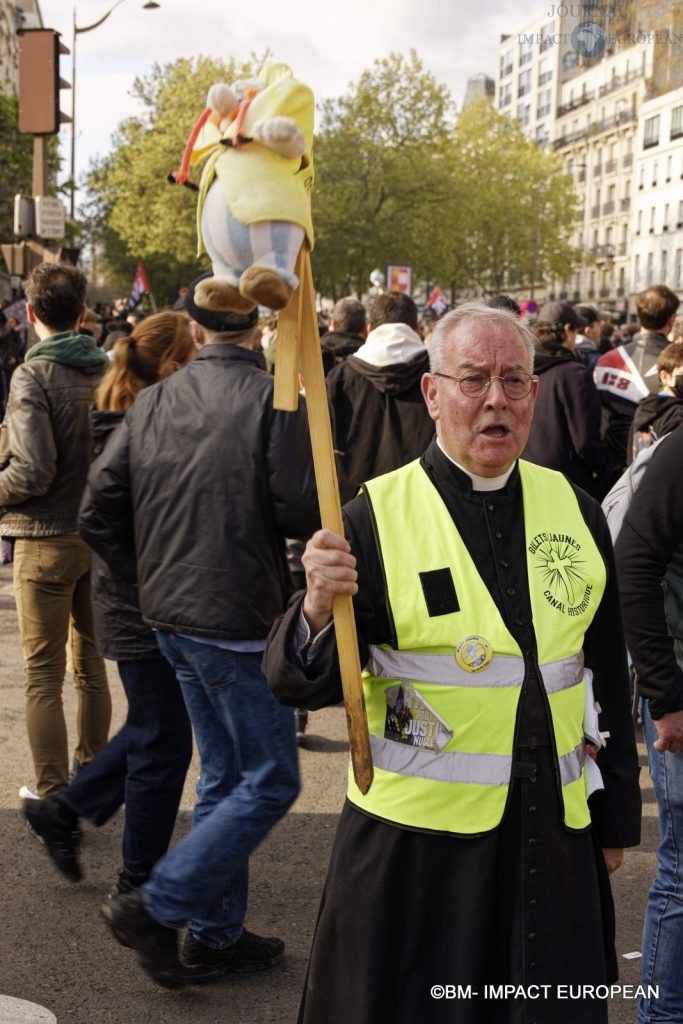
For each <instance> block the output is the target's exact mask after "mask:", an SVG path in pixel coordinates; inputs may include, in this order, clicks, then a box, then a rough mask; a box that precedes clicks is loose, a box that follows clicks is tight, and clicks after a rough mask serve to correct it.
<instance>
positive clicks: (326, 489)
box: [273, 243, 373, 793]
mask: <svg viewBox="0 0 683 1024" xmlns="http://www.w3.org/2000/svg"><path fill="white" fill-rule="evenodd" d="M296 272H297V276H298V278H299V287H298V288H297V290H296V291H295V293H294V295H293V296H292V298H291V299H290V301H289V303H288V305H287V307H286V308H285V309H284V310H283V311H282V313H281V314H280V317H279V319H278V325H277V343H276V344H277V350H276V351H277V356H276V359H275V392H274V396H273V405H274V406H275V408H276V409H284V410H286V411H288V412H292V411H293V410H294V409H296V408H297V406H298V403H299V389H298V372H299V365H300V364H301V369H302V372H303V375H304V381H305V383H306V408H307V411H308V426H309V429H310V432H311V447H312V449H313V465H314V467H315V479H316V484H317V486H318V499H319V501H320V518H321V520H322V525H323V527H324V528H325V529H326V530H332V531H333V532H334V533H339V534H341V535H342V536H343V534H344V527H343V524H342V514H341V502H340V500H339V485H338V483H337V467H336V466H335V463H334V451H333V448H332V428H331V426H330V413H329V408H328V404H327V389H326V388H325V374H324V372H323V359H322V352H321V349H320V336H319V333H318V318H317V316H316V311H315V292H314V290H313V275H312V273H311V254H310V251H309V249H308V246H307V245H306V244H305V243H304V245H303V246H302V247H301V250H300V252H299V257H298V260H297V267H296ZM332 614H333V616H334V628H335V631H336V634H337V649H338V651H339V668H340V671H341V680H342V689H343V691H344V706H345V708H346V725H347V728H348V732H349V743H350V745H351V763H352V765H353V776H354V779H355V780H356V785H357V786H358V788H359V789H360V791H361V793H367V791H368V790H369V789H370V786H371V784H372V774H373V771H372V754H371V753H370V737H369V735H368V720H367V715H366V712H365V697H364V696H363V683H362V680H361V670H360V658H359V655H358V638H357V636H356V621H355V619H354V617H353V601H352V598H351V597H350V596H348V595H343V594H342V595H339V596H338V597H335V599H334V602H333V605H332Z"/></svg>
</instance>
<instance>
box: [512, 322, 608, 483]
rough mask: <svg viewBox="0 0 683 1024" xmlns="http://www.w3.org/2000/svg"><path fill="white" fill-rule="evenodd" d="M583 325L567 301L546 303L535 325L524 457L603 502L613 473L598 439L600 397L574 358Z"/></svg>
mask: <svg viewBox="0 0 683 1024" xmlns="http://www.w3.org/2000/svg"><path fill="white" fill-rule="evenodd" d="M586 324H587V321H586V320H584V319H583V317H581V316H579V314H578V313H577V311H576V310H575V309H574V308H573V307H572V306H570V305H569V304H568V303H567V302H547V303H546V304H545V306H544V307H543V309H542V310H541V312H540V313H539V316H538V320H537V321H536V324H535V326H534V333H535V334H536V338H537V346H536V353H535V356H534V373H537V374H538V376H539V385H538V399H537V401H536V408H535V411H534V419H533V422H532V424H531V430H530V432H529V440H528V442H527V446H526V448H525V449H524V457H525V458H526V459H529V461H530V462H535V463H537V465H539V466H547V467H548V468H549V469H558V470H560V472H562V473H564V474H565V476H566V477H568V479H569V480H571V481H572V483H574V484H578V485H579V487H582V488H583V489H584V491H586V492H587V493H588V494H590V495H592V496H593V497H594V498H598V499H601V498H604V496H605V495H606V494H607V491H608V490H609V488H610V486H611V484H612V483H613V481H614V477H615V472H614V467H613V464H612V457H611V455H610V452H609V449H608V448H607V445H606V444H605V442H604V441H603V440H602V438H601V437H600V399H599V397H598V393H597V391H596V388H595V384H594V383H593V378H592V376H591V372H590V370H589V369H588V367H587V366H584V364H583V363H581V362H580V361H579V360H578V358H577V356H576V351H575V348H576V336H577V331H578V330H579V329H580V328H582V327H585V326H586Z"/></svg>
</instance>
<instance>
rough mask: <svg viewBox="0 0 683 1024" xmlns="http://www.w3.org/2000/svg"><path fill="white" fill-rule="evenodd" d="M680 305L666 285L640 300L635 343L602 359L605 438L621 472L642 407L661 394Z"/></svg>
mask: <svg viewBox="0 0 683 1024" xmlns="http://www.w3.org/2000/svg"><path fill="white" fill-rule="evenodd" d="M679 305H680V299H679V298H678V296H677V295H676V293H675V292H672V291H671V289H670V288H667V286H666V285H664V284H655V285H653V286H652V287H651V288H646V290H645V291H644V292H640V294H639V295H637V296H636V309H637V311H638V320H639V321H640V327H641V330H640V333H639V334H637V335H636V337H635V338H634V339H633V341H630V342H627V344H625V345H619V346H617V348H615V349H613V350H612V351H611V352H606V353H605V355H604V356H600V358H599V359H598V361H597V363H596V365H595V384H596V387H597V389H598V392H599V394H600V401H601V402H602V407H603V411H602V436H603V437H604V438H605V441H606V443H607V444H608V445H609V447H610V449H611V451H612V455H613V459H614V462H615V465H616V467H617V469H618V470H619V472H621V470H622V469H623V467H624V466H625V465H626V463H627V462H628V461H629V460H628V451H627V445H628V436H629V431H630V429H631V423H632V422H633V416H634V414H635V411H636V406H637V404H638V402H640V401H641V399H643V398H646V397H647V395H648V394H650V395H656V394H657V391H658V390H659V377H658V374H657V359H658V357H659V355H660V353H661V352H663V350H664V349H665V348H666V346H667V345H668V344H669V339H668V337H667V335H668V333H669V331H670V330H671V328H672V327H673V325H674V320H675V319H676V310H677V309H678V307H679Z"/></svg>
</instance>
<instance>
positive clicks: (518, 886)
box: [264, 303, 640, 1024]
mask: <svg viewBox="0 0 683 1024" xmlns="http://www.w3.org/2000/svg"><path fill="white" fill-rule="evenodd" d="M429 352H430V373H429V374H428V375H427V376H426V377H425V380H424V383H423V389H424V395H425V401H426V403H427V404H428V407H429V411H430V415H431V416H432V417H433V419H434V421H435V422H436V429H437V438H436V440H435V441H433V442H432V443H431V444H430V445H429V447H428V448H427V451H426V452H425V453H424V454H423V456H422V458H421V459H420V460H419V461H416V462H414V463H411V464H410V465H408V466H406V467H404V468H402V469H400V470H397V471H395V472H393V473H391V474H389V475H388V476H385V477H381V478H379V479H378V480H375V481H371V482H370V483H369V484H368V487H367V489H366V488H364V490H363V492H362V493H361V494H360V495H359V496H357V497H356V498H354V499H353V501H351V502H349V503H348V504H347V505H346V506H345V509H344V525H345V531H346V538H347V539H346V540H345V539H344V538H342V537H338V536H336V535H335V534H333V533H331V532H329V531H320V532H318V533H316V534H315V535H314V537H313V538H312V540H311V541H310V542H309V544H308V545H307V551H306V554H305V555H304V565H305V568H306V574H307V587H308V589H307V591H306V593H305V595H303V596H301V595H299V596H298V597H297V598H295V599H294V600H293V602H292V603H291V605H290V607H289V609H288V611H287V612H286V613H285V615H284V616H283V617H282V618H281V620H280V621H279V623H277V624H276V626H275V628H274V629H273V631H272V633H271V636H270V638H269V646H268V648H267V650H266V656H265V660H264V671H265V673H266V677H267V679H268V681H269V685H270V686H271V688H272V690H273V692H274V693H275V694H276V696H277V697H278V699H279V700H280V701H282V702H283V703H284V704H288V705H297V706H304V707H308V708H311V709H315V708H319V707H323V706H326V705H329V704H333V703H335V702H336V701H338V700H339V698H340V695H341V688H340V677H339V667H338V657H337V650H336V642H335V635H334V631H333V629H332V628H331V627H330V626H329V625H328V623H329V620H330V615H331V611H330V610H331V603H332V599H333V596H334V595H336V594H353V595H355V597H354V612H355V617H356V624H357V630H358V639H359V645H360V659H361V664H362V665H364V666H365V679H364V693H365V699H366V703H367V707H368V713H369V720H368V724H369V732H370V743H371V750H372V755H373V762H374V771H375V778H374V781H373V783H372V786H371V788H370V790H369V793H368V794H367V795H362V794H360V791H359V790H358V789H356V788H355V786H354V783H353V780H352V779H350V780H349V791H348V799H347V802H346V804H345V806H344V809H343V811H342V815H341V820H340V823H339V828H338V832H337V836H336V839H335V844H334V848H333V851H332V858H331V862H330V866H329V871H328V877H327V882H326V885H325V891H324V893H323V897H322V902H321V907H320V913H319V918H318V923H317V926H316V931H315V937H314V940H313V949H312V953H311V959H310V964H309V969H308V976H307V979H306V986H305V990H304V994H303V999H302V1005H301V1009H300V1013H299V1018H298V1020H299V1024H320V1022H322V1021H324V1022H325V1024H347V1022H348V1021H353V1024H375V1022H377V1021H384V1020H390V1021H392V1022H393V1024H412V1022H413V1021H416V1020H419V1021H424V1022H425V1024H447V1022H451V1021H454V1020H457V1022H458V1024H522V1022H525V1024H529V1022H530V1020H531V1009H533V1020H534V1021H537V1022H538V1024H570V1022H571V1024H605V1022H606V1021H607V1005H606V1000H605V999H604V998H602V997H601V996H598V997H597V998H591V997H590V996H589V997H588V998H581V989H578V992H579V994H578V996H575V997H573V998H572V999H571V1000H562V999H561V998H558V991H557V986H558V985H561V984H569V983H571V984H572V985H574V986H578V985H580V984H584V983H585V984H587V985H593V986H595V985H598V984H604V983H605V982H606V980H608V979H609V980H614V979H615V978H616V974H617V964H616V955H615V951H614V908H613V904H612V898H611V895H610V886H609V881H608V872H611V871H614V870H616V869H617V868H618V866H619V864H620V863H621V857H622V850H621V847H623V846H631V845H636V844H637V843H638V841H639V816H640V794H639V789H638V758H637V752H636V746H635V737H634V733H633V723H632V721H631V717H630V707H629V683H628V672H627V665H626V656H625V646H624V640H623V632H622V626H621V618H620V612H619V594H618V588H617V585H616V579H615V573H614V565H613V557H612V549H611V543H610V538H609V532H608V529H607V524H606V522H605V519H604V516H603V515H602V512H601V510H600V508H599V506H598V505H597V503H596V502H595V501H594V500H593V499H592V498H590V497H589V496H588V495H587V494H585V493H584V492H583V491H582V490H581V489H580V488H577V487H574V486H573V485H572V484H570V483H569V482H567V481H566V480H565V479H564V478H563V477H561V475H560V474H557V473H554V472H551V471H549V470H546V469H540V468H538V467H535V466H534V467H532V466H530V465H529V464H528V463H524V462H523V461H522V460H519V455H520V452H521V450H522V449H523V447H524V443H525V440H526V435H527V432H528V428H529V422H530V420H531V416H532V411H533V404H534V398H535V394H536V390H537V387H538V384H537V382H536V381H535V379H534V378H533V377H532V376H531V374H530V372H529V371H530V370H531V369H532V360H533V343H532V341H531V338H530V336H529V333H528V331H527V329H526V328H525V327H524V326H523V325H522V324H520V322H519V321H518V320H517V319H516V318H514V317H513V316H511V315H510V314H508V313H504V312H501V311H497V310H491V309H487V308H486V307H484V306H482V305H480V304H478V303H471V304H466V305H464V306H461V307H459V308H458V309H457V310H455V311H454V312H453V313H449V314H447V315H446V316H445V317H444V318H443V319H442V320H441V321H439V324H438V325H437V327H436V329H435V331H434V333H433V335H432V339H431V344H430V350H429ZM533 476H537V477H538V481H539V489H538V490H537V491H535V497H534V498H532V499H531V500H528V499H527V498H526V497H525V488H526V486H527V482H529V483H530V478H531V477H533ZM551 490H555V495H556V496H555V497H552V496H550V491H551ZM382 495H383V496H384V497H383V498H382V500H381V501H380V500H376V499H380V497H381V496H382ZM557 496H559V499H560V500H559V501H558V500H556V498H557ZM380 513H381V514H380ZM536 517H540V518H536ZM532 520H533V522H532ZM539 522H542V523H544V524H547V526H544V528H543V529H541V530H537V529H536V527H537V526H538V524H539ZM553 531H558V534H557V535H555V533H554V532H553ZM453 533H454V534H455V535H456V536H459V538H460V539H461V540H462V542H463V547H462V548H459V547H458V549H457V550H456V549H449V550H450V552H451V554H452V555H453V557H448V553H445V549H444V548H443V547H442V545H443V544H448V543H449V541H448V539H447V538H448V536H449V534H453ZM390 538H393V543H391V542H390ZM577 538H581V543H579V540H577ZM454 539H455V538H454ZM584 540H585V541H586V543H585V544H583V541H584ZM387 541H389V543H386V542H387ZM577 545H579V550H580V554H579V556H578V557H577V554H576V553H577ZM392 547H393V550H391V549H392ZM589 561H590V562H591V563H592V565H593V567H594V569H595V571H596V572H597V574H598V576H600V577H601V578H603V579H605V578H604V577H602V573H603V571H606V579H605V584H604V589H602V585H600V587H601V589H602V593H601V595H600V594H598V592H597V591H595V590H591V588H590V586H588V585H587V583H586V581H587V576H586V575H585V573H586V572H588V571H589V569H588V565H589ZM541 563H542V564H541ZM406 564H408V566H409V571H408V572H406V570H405V566H406ZM551 564H552V566H554V568H553V571H552V572H544V573H542V572H539V571H537V570H541V569H543V568H544V567H545V569H548V568H549V567H550V566H551ZM416 568H417V569H424V571H418V572H415V571H414V570H415V569H416ZM592 571H593V570H590V572H592ZM473 572H475V573H478V574H480V577H481V587H480V586H479V583H476V586H475V588H474V589H473V586H474V583H475V581H474V577H473V575H472V573H473ZM568 572H569V573H570V574H571V573H573V572H577V573H578V574H579V577H582V578H583V585H582V586H581V588H580V590H578V591H577V592H576V593H575V594H574V596H573V598H572V600H571V607H569V606H565V604H564V601H563V600H562V599H559V598H558V597H557V595H559V594H560V593H562V594H565V595H569V594H570V592H571V591H572V586H571V585H569V580H568V578H567V575H566V573H568ZM558 573H559V575H558ZM577 578H578V577H577ZM397 584H398V586H397ZM567 585H569V589H565V586H567ZM586 601H587V602H588V604H584V602H586ZM589 606H590V608H591V613H588V607H589ZM532 608H533V609H534V611H533V612H532ZM577 615H578V616H583V615H587V618H586V619H585V620H584V624H582V626H581V628H580V630H579V631H578V633H577V634H576V639H578V638H579V634H583V645H582V652H581V655H580V656H579V660H578V661H577V664H576V670H577V671H576V672H571V671H569V665H568V662H567V660H566V659H562V660H561V661H559V662H558V661H554V660H553V658H554V656H555V653H557V652H556V651H554V646H555V644H556V642H557V638H558V633H559V632H562V631H564V630H567V629H569V630H573V629H574V628H575V625H576V621H577V620H576V616H577ZM499 617H500V618H502V620H503V622H504V623H505V629H506V630H509V632H510V634H511V636H512V637H514V642H513V643H512V644H511V645H510V647H509V648H508V650H513V649H514V650H518V651H520V652H523V654H522V659H523V662H524V667H523V668H522V666H521V665H520V666H519V674H518V677H517V678H518V680H519V682H520V685H521V693H520V696H519V701H518V703H517V704H516V708H517V710H516V711H514V710H512V707H511V708H510V709H509V712H507V713H503V714H502V722H501V721H498V722H497V723H496V725H495V726H492V725H491V724H490V716H493V717H498V716H500V715H501V710H500V705H501V702H503V701H506V700H507V699H509V690H508V687H507V685H506V682H507V683H510V682H511V679H510V677H509V673H510V663H509V662H508V660H507V659H506V658H504V657H501V658H499V657H498V654H497V653H494V647H495V644H496V643H497V641H496V640H495V637H494V634H493V631H494V630H496V629H497V628H498V627H497V626H496V625H495V623H496V622H497V621H498V619H499ZM589 620H590V621H589ZM541 622H543V623H545V625H544V626H541V625H539V623H541ZM584 625H585V626H587V628H586V629H585V633H584ZM472 627H474V629H473V628H472ZM406 631H407V633H408V635H410V636H411V639H412V641H413V642H412V643H409V644H406V643H405V642H403V640H404V639H405V637H406ZM480 632H481V633H482V634H484V635H483V636H481V635H472V634H479V633H480ZM463 633H464V634H466V635H465V636H463ZM425 634H426V638H425ZM421 637H422V639H421ZM486 637H488V638H489V639H488V640H487V639H486ZM439 638H441V642H440V640H439ZM444 638H446V639H445V640H444ZM461 638H462V639H461ZM459 641H460V642H459ZM489 641H490V643H489ZM580 642H581V641H580V639H579V643H580ZM572 643H573V641H572ZM515 645H517V646H515ZM544 646H545V647H546V648H547V652H546V653H548V654H549V655H550V661H549V662H548V665H550V664H552V665H555V666H557V667H559V666H560V665H561V666H562V667H561V669H560V675H561V677H562V678H559V677H558V678H557V679H556V682H555V683H554V684H550V683H549V681H548V680H547V679H546V676H545V675H544V673H545V672H546V670H547V666H546V668H543V667H542V665H543V662H544V656H543V652H542V648H543V647H544ZM551 649H553V650H551ZM584 663H585V666H587V667H588V668H590V670H591V673H592V685H593V687H594V697H595V700H596V701H597V702H598V704H599V706H600V708H601V709H602V711H601V718H600V723H599V729H600V730H609V733H610V738H609V740H608V742H607V745H606V746H605V747H602V748H601V749H600V751H599V752H598V753H597V766H598V767H599V769H600V771H601V772H602V777H603V781H604V790H600V791H597V790H594V791H592V792H591V786H590V785H587V786H586V788H585V789H583V790H581V789H579V790H577V792H578V794H579V799H580V800H582V801H585V800H586V796H587V794H590V796H589V797H588V800H587V804H588V810H589V818H590V824H588V825H586V826H585V827H583V828H577V829H574V828H569V827H567V826H566V825H565V824H563V803H564V807H565V813H566V806H567V805H566V798H565V797H563V795H562V793H561V790H562V789H563V788H564V783H562V769H558V766H557V760H556V755H555V753H554V751H555V749H556V748H555V747H554V745H553V740H552V733H553V729H554V728H555V727H554V725H553V724H552V722H553V721H554V717H553V715H554V712H553V713H552V714H551V709H550V707H549V705H550V703H551V702H555V701H557V700H558V693H559V691H563V692H562V693H560V694H559V697H560V699H561V700H562V701H565V700H566V701H569V702H571V701H572V699H573V700H574V701H575V708H576V712H575V713H576V714H577V715H579V716H580V715H581V713H582V708H583V707H584V704H583V702H582V699H580V698H581V697H582V694H583V696H584V697H585V698H586V704H585V707H586V708H590V707H591V706H592V705H591V702H590V699H589V695H588V689H586V690H584V685H585V686H586V687H587V686H588V683H587V681H586V680H583V682H582V681H581V680H582V678H583V676H584ZM383 666H384V667H383ZM496 666H497V667H496ZM565 673H566V674H565ZM591 673H588V672H586V673H585V676H586V677H588V676H589V675H590V674H591ZM522 677H523V678H522ZM401 679H403V680H404V681H405V684H404V686H403V690H402V692H401V693H399V698H401V699H394V697H392V693H393V692H394V691H395V690H400V689H401V688H400V687H399V686H398V685H394V684H397V683H398V682H399V681H400V680H401ZM575 687H578V689H575ZM551 690H553V691H554V693H552V692H550V691H551ZM416 698H417V699H416ZM460 702H462V703H460ZM383 705H384V707H383ZM563 706H564V707H565V709H567V708H568V704H564V705H563ZM458 707H459V711H460V713H458ZM513 707H514V705H513ZM406 709H408V713H407V714H406ZM416 724H418V725H419V724H423V725H424V726H425V729H424V732H420V731H419V730H418V731H416V730H414V729H411V728H410V726H413V725H416ZM501 725H502V730H501ZM432 727H433V728H432ZM595 728H596V726H595V725H594V726H593V727H591V726H589V724H588V718H587V717H586V718H584V720H583V727H582V728H581V725H579V732H580V733H583V734H584V735H587V734H590V733H591V732H592V731H593V730H595ZM504 730H507V731H508V734H509V736H510V740H509V744H510V748H511V749H512V750H513V751H514V753H513V760H514V766H513V765H512V764H509V765H507V763H506V771H505V780H504V783H503V784H504V785H506V786H507V787H508V789H507V801H506V802H505V806H504V808H503V807H502V802H501V804H500V805H499V807H500V810H499V815H502V816H501V817H500V820H499V822H498V824H497V825H496V820H495V818H494V819H493V820H492V821H489V822H488V824H483V823H481V827H479V826H480V822H479V820H478V816H479V814H480V813H481V811H480V806H481V805H482V804H483V803H485V802H486V801H488V800H490V799H491V798H492V792H493V790H495V781H494V780H493V778H490V779H489V782H488V784H486V783H485V784H477V779H479V780H480V779H481V777H480V776H478V775H477V773H478V772H483V773H484V774H486V773H487V772H489V771H490V770H491V769H492V768H493V763H494V762H496V759H497V757H499V756H500V753H498V754H493V753H487V754H485V755H484V756H483V758H480V756H479V755H480V754H481V752H482V751H483V750H490V745H496V744H497V743H498V742H499V740H498V736H499V733H500V731H504ZM428 733H429V734H430V735H432V736H434V737H436V739H435V740H434V741H433V742H432V743H431V745H428V744H427V742H426V741H425V742H423V741H422V740H421V739H420V737H421V736H422V735H427V734H428ZM399 734H401V735H399ZM411 735H412V737H413V738H412V740H411ZM487 736H488V737H489V739H488V740H487V739H486V737H487ZM449 737H452V738H451V739H449ZM510 748H509V749H510ZM489 758H492V759H493V762H491V761H489ZM480 761H483V764H480V763H479V762H480ZM588 761H590V758H589V759H588ZM496 763H497V762H496ZM587 764H588V762H585V763H584V771H585V772H586V773H587V775H590V774H592V769H589V768H588V767H587ZM590 764H591V765H593V762H592V761H590ZM587 775H586V776H584V781H586V777H587ZM571 777H572V778H574V779H576V778H577V777H576V776H575V775H574V774H572V776H571ZM568 781H569V779H568V777H567V778H566V779H565V782H568ZM432 782H433V783H435V785H434V786H431V783H432ZM449 784H451V785H450V786H449ZM468 784H469V786H470V787H471V788H470V790H469V796H470V798H471V802H470V801H468V800H467V797H466V795H465V794H464V793H463V789H462V787H464V789H467V788H468ZM499 784H500V780H499ZM430 787H431V788H430ZM438 787H442V788H441V789H440V790H439V789H438ZM420 796H421V797H422V798H420ZM461 799H465V801H466V802H465V803H461V804H459V809H455V808H456V806H457V805H458V801H460V800H461ZM368 801H372V802H373V805H372V807H371V805H370V803H369V802H368ZM440 813H441V814H443V815H444V816H445V818H446V820H444V818H439V814H440ZM466 819H467V820H466ZM531 983H535V984H536V985H538V984H546V985H547V986H548V989H547V992H546V997H545V998H538V999H534V1001H533V1002H531V1001H530V1000H529V1001H525V1000H524V999H523V998H520V997H519V996H518V997H517V998H514V997H513V998H503V997H501V996H499V997H498V998H496V997H495V996H494V995H492V991H493V990H492V988H491V986H498V985H513V986H514V985H520V986H521V992H522V993H523V992H525V991H526V987H527V986H529V985H531ZM448 985H451V986H458V985H460V986H461V994H460V996H459V997H458V996H456V999H457V1002H456V1001H453V999H450V1000H449V998H448V997H446V998H443V997H444V996H445V995H446V992H445V988H444V986H448ZM487 986H488V987H487ZM529 991H531V989H529ZM575 991H577V989H576V988H575ZM537 994H538V992H537ZM508 995H509V993H508ZM532 998H533V997H532Z"/></svg>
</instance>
